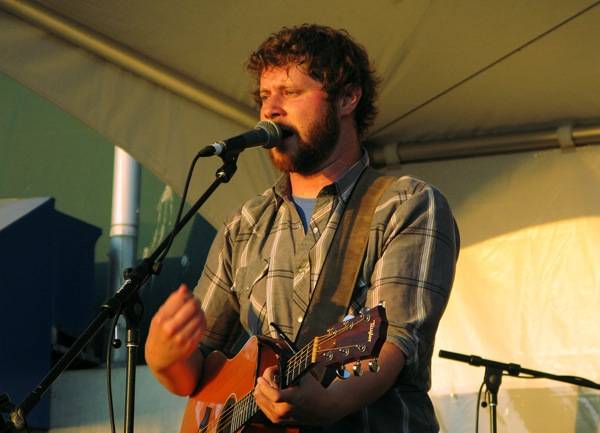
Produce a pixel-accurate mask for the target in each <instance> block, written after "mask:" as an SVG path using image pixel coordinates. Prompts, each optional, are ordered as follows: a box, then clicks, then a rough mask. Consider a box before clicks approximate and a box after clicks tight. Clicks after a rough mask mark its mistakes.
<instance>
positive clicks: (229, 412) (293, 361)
mask: <svg viewBox="0 0 600 433" xmlns="http://www.w3.org/2000/svg"><path fill="white" fill-rule="evenodd" d="M362 321H364V318H363V317H361V318H359V319H358V320H356V321H354V322H351V323H348V324H344V326H342V327H341V328H339V329H336V330H335V331H333V332H331V333H328V334H324V335H322V336H319V337H317V338H318V342H319V344H321V343H326V342H328V341H330V340H332V339H334V338H336V337H337V334H339V333H340V332H345V331H347V330H348V329H350V328H352V327H353V326H355V325H357V324H359V323H360V322H362ZM312 341H314V339H313V340H312ZM353 346H354V345H348V346H340V347H336V348H335V349H336V350H340V349H345V348H347V347H353ZM312 347H313V342H311V343H309V344H307V345H305V346H304V347H303V348H302V349H301V350H299V351H298V352H297V353H295V354H294V355H292V356H291V357H290V359H289V360H288V362H287V364H286V368H285V369H286V371H285V373H284V374H285V376H286V380H287V378H288V377H289V375H290V369H291V373H292V376H293V374H294V371H295V370H296V367H298V372H300V368H299V367H300V365H301V364H302V363H304V364H306V363H307V361H308V358H309V357H308V355H309V352H312ZM329 350H331V349H321V350H319V349H317V351H316V352H317V353H322V352H327V351H329ZM306 366H308V364H306ZM286 385H289V382H288V383H287V384H286ZM250 405H252V406H256V408H258V406H257V405H256V402H255V399H254V396H253V391H250V392H248V393H246V394H245V395H244V397H242V398H241V399H240V400H238V401H237V402H235V403H234V404H233V405H232V406H231V407H229V408H227V409H225V410H224V411H223V412H222V413H221V414H220V415H219V417H218V419H214V420H213V421H211V422H209V423H208V424H207V425H206V426H205V427H204V430H205V431H215V432H216V433H221V432H224V429H225V428H226V427H227V426H229V425H231V422H232V420H233V417H234V416H235V415H236V413H235V410H236V409H239V408H240V407H242V406H244V408H243V409H240V410H241V411H247V410H248V406H250ZM253 415H254V414H252V415H251V416H250V418H251V417H252V416H253ZM217 423H222V424H221V425H216V424H217ZM244 424H245V422H244V423H243V424H242V425H240V426H238V427H237V429H239V428H241V427H242V426H243V425H244ZM213 428H214V430H213ZM200 431H201V427H200V426H199V427H198V432H200ZM234 431H235V430H234Z"/></svg>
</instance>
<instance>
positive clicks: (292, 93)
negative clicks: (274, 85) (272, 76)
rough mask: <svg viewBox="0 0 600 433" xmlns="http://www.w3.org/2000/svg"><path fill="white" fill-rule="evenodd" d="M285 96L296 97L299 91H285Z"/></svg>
mask: <svg viewBox="0 0 600 433" xmlns="http://www.w3.org/2000/svg"><path fill="white" fill-rule="evenodd" d="M285 94H286V95H287V96H297V95H299V94H300V91H299V90H295V89H289V90H286V91H285Z"/></svg>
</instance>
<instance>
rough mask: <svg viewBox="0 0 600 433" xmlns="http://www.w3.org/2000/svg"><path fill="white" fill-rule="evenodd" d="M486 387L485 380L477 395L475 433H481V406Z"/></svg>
mask: <svg viewBox="0 0 600 433" xmlns="http://www.w3.org/2000/svg"><path fill="white" fill-rule="evenodd" d="M484 385H485V380H484V381H483V382H481V386H480V387H479V392H478V393H477V404H476V405H475V433H479V406H480V405H481V391H482V390H483V386H484ZM482 407H483V406H482Z"/></svg>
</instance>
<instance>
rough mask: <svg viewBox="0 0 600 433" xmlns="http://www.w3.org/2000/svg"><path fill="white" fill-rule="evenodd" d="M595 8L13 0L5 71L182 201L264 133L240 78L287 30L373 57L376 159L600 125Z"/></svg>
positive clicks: (247, 189)
mask: <svg viewBox="0 0 600 433" xmlns="http://www.w3.org/2000/svg"><path fill="white" fill-rule="evenodd" d="M598 3H599V2H597V1H595V2H594V1H591V0H570V1H563V0H547V1H545V2H538V1H535V0H528V1H523V0H519V1H504V2H502V3H501V4H500V3H497V2H478V1H467V2H455V1H447V2H423V1H420V0H412V1H403V2H394V1H388V0H379V1H375V2H372V3H370V4H369V6H368V7H366V6H365V5H364V4H363V2H361V1H354V2H348V1H340V0H337V1H331V2H328V3H326V4H323V3H322V2H318V1H315V0H311V1H305V2H300V3H291V2H281V1H275V0H271V1H266V2H261V4H260V5H256V4H253V3H251V2H233V1H226V2H219V3H208V2H196V1H193V0H185V1H179V2H177V3H176V4H174V3H172V2H167V1H153V2H144V1H141V0H136V1H128V2H119V1H99V0H85V1H78V2H63V1H53V0H42V1H37V2H23V1H15V0H12V1H11V0H1V1H0V8H2V9H4V11H5V12H0V29H1V30H0V31H1V37H0V71H2V72H3V73H5V74H7V75H9V76H11V77H14V78H15V79H16V80H18V81H20V82H22V83H23V84H25V85H27V86H29V87H31V88H33V89H34V90H36V91H38V92H39V93H41V94H42V95H44V96H46V97H48V98H49V99H51V100H52V101H54V102H55V103H57V104H58V105H59V106H60V107H62V108H63V109H65V110H66V111H68V112H70V113H72V114H74V115H75V116H77V117H79V118H81V119H83V120H84V121H85V122H86V123H88V124H89V125H90V126H92V127H94V128H95V129H97V130H98V131H100V132H101V133H103V134H104V135H106V136H107V137H108V138H109V139H111V141H113V142H114V143H115V144H117V145H119V146H120V147H122V148H123V149H125V150H127V151H128V152H129V153H130V154H131V155H132V156H134V157H135V158H136V159H138V160H139V161H140V162H141V163H142V164H143V165H145V166H146V167H148V168H149V169H150V170H152V171H153V172H154V173H155V174H157V175H158V176H159V177H160V178H162V179H163V180H165V181H166V182H168V183H169V184H171V185H173V186H174V187H175V188H176V190H177V191H181V187H182V184H183V180H184V173H183V172H184V169H183V168H182V167H185V166H186V165H187V161H189V160H190V158H191V156H192V155H193V154H194V151H195V150H196V149H198V147H199V146H201V145H203V144H208V143H211V142H213V141H215V140H216V139H220V138H223V137H224V136H227V135H229V134H235V133H237V132H239V131H240V130H241V129H242V128H244V129H245V128H248V127H250V126H252V124H251V120H248V119H251V117H252V115H251V113H252V102H251V98H250V95H249V92H250V90H251V87H252V85H251V82H250V79H249V77H248V76H247V74H246V73H245V72H244V68H243V62H244V61H245V59H246V58H247V56H248V53H249V52H250V51H251V50H252V49H254V48H255V47H256V46H257V45H258V43H259V42H260V41H261V40H263V39H264V37H265V36H266V35H267V34H268V33H270V32H272V31H275V30H277V29H278V28H280V27H281V26H282V25H293V24H298V23H302V22H320V23H325V24H329V25H332V26H334V27H343V28H346V29H348V30H349V31H350V32H351V33H352V34H353V35H354V36H355V37H356V39H357V40H358V41H360V42H361V43H363V44H364V45H365V46H366V48H367V50H368V51H369V53H370V54H371V56H372V58H373V60H374V63H375V64H376V66H377V69H378V70H379V73H380V75H381V76H382V78H383V86H382V88H381V98H380V115H379V118H378V119H377V122H376V124H375V126H374V128H373V130H372V133H371V135H370V136H369V137H368V138H367V140H368V141H369V142H371V143H372V144H371V146H374V147H375V146H382V145H389V144H390V143H397V142H414V141H420V140H433V139H435V140H440V139H442V140H443V139H449V138H456V137H465V136H467V137H468V136H473V135H479V134H489V133H495V132H507V131H510V132H512V131H524V130H532V129H539V128H543V127H548V126H558V125H561V124H563V123H565V122H569V123H574V124H576V125H577V124H588V123H590V122H596V121H597V119H598V112H600V111H599V109H600V97H599V96H600V95H599V93H600V90H599V89H598V86H597V85H595V83H596V79H597V77H598V72H599V71H600V56H598V55H597V54H596V52H597V49H596V41H597V40H598V39H599V38H600V34H599V33H600V26H599V25H598V23H599V22H600V7H598ZM32 11H33V12H32ZM40 16H42V17H43V16H46V17H47V16H52V17H54V18H55V19H57V20H59V21H60V22H61V23H63V27H66V28H69V27H70V28H76V29H79V30H81V31H82V32H84V33H86V34H88V35H91V37H92V38H94V37H95V38H98V39H101V40H103V41H106V42H107V43H109V44H112V45H113V46H114V47H117V48H120V49H121V50H122V51H123V52H124V53H125V54H124V57H130V58H134V59H137V60H140V61H142V62H146V63H147V64H150V65H153V66H154V67H156V68H158V69H160V70H162V71H164V72H165V74H166V75H170V76H171V77H173V79H174V80H175V81H179V82H181V81H183V82H185V83H191V86H192V87H194V86H195V87H196V88H199V89H203V90H205V91H206V92H207V93H209V94H211V96H213V100H219V101H221V103H222V104H223V105H225V106H230V107H231V108H232V111H235V112H237V113H239V116H237V117H236V116H228V115H227V114H225V115H223V112H222V111H219V110H216V111H215V107H214V105H210V104H208V105H207V104H203V105H201V104H202V102H201V103H198V100H195V101H196V102H193V101H191V100H190V98H191V96H190V93H189V92H186V91H180V89H177V88H175V89H173V88H172V89H171V90H165V89H164V88H163V87H161V86H160V85H156V84H154V83H151V82H149V81H147V80H145V79H140V78H139V76H137V75H136V74H132V73H131V72H129V71H127V70H124V69H123V68H122V67H119V66H115V65H114V62H115V59H114V58H111V61H107V60H105V59H104V58H101V57H98V55H96V54H90V53H88V52H86V51H84V50H82V49H80V48H78V47H76V46H74V45H73V44H72V43H71V42H65V41H64V40H63V39H62V38H64V37H65V34H66V33H68V32H65V31H64V29H63V31H62V33H61V34H62V36H59V37H56V36H52V35H51V34H49V33H48V31H47V30H44V29H42V28H43V27H44V25H47V21H44V20H43V19H40V18H39V17H40ZM23 17H25V18H23ZM248 23H250V24H248ZM63 27H61V28H63ZM52 31H53V32H56V31H59V30H57V28H56V27H55V28H53V30H52ZM88 49H89V47H88ZM102 55H105V54H102ZM182 95H183V96H182ZM192 99H193V97H192ZM219 113H220V114H219ZM234 117H236V118H235V120H233V118H234ZM174 150H175V151H174ZM240 166H241V167H242V169H241V170H240V173H242V174H240V175H238V176H239V177H241V178H242V179H236V180H234V186H233V187H232V188H229V193H230V194H233V195H235V197H238V198H242V197H248V196H249V195H251V194H254V193H255V192H256V191H259V190H261V189H263V188H264V187H266V186H267V185H268V184H269V182H270V181H271V180H272V179H273V178H274V176H275V174H274V173H273V172H272V170H271V169H270V168H269V167H268V163H267V162H266V161H265V158H264V156H263V155H262V154H259V153H257V152H247V154H245V155H244V158H242V159H241V162H240ZM209 167H210V168H208V169H206V170H205V171H204V172H203V173H202V174H201V180H200V181H198V182H197V183H195V185H204V184H206V182H207V181H208V180H209V179H210V178H211V177H212V173H213V171H214V168H215V167H214V164H213V165H210V164H209ZM257 167H259V168H260V170H257V169H256V168H257ZM246 168H248V169H250V168H253V169H252V170H245V169H246ZM244 173H252V176H247V175H246V174H244ZM259 173H260V174H259ZM199 190H200V187H196V188H195V189H194V190H193V191H192V193H193V194H194V193H197V192H198V191H199ZM226 212H227V211H225V210H222V209H220V207H218V206H212V207H210V208H207V209H206V210H205V211H204V214H205V216H206V217H207V219H208V220H209V221H210V222H211V223H213V224H218V222H219V221H221V220H222V217H223V216H224V214H225V213H226Z"/></svg>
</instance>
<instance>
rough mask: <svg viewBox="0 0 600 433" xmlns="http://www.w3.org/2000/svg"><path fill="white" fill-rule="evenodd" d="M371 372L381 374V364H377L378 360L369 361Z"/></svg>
mask: <svg viewBox="0 0 600 433" xmlns="http://www.w3.org/2000/svg"><path fill="white" fill-rule="evenodd" d="M369 370H371V371H372V372H373V373H378V372H379V362H377V358H373V359H371V360H370V361H369Z"/></svg>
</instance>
